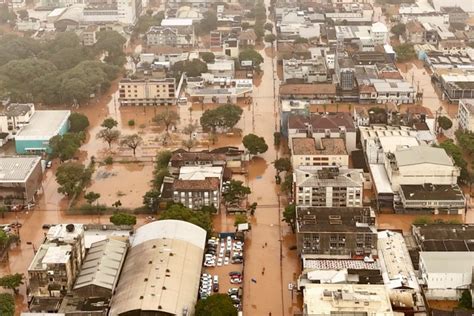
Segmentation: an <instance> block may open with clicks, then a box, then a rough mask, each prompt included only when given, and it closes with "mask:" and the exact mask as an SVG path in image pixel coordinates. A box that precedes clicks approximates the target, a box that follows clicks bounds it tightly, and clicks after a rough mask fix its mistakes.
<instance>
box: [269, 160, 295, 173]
mask: <svg viewBox="0 0 474 316" xmlns="http://www.w3.org/2000/svg"><path fill="white" fill-rule="evenodd" d="M273 164H274V166H275V169H276V170H277V172H278V173H280V172H282V171H290V170H291V160H290V159H289V158H279V159H277V160H275V162H274V163H273Z"/></svg>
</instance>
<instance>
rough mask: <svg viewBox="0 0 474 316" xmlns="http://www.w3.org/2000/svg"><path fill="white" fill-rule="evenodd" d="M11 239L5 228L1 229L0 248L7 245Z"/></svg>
mask: <svg viewBox="0 0 474 316" xmlns="http://www.w3.org/2000/svg"><path fill="white" fill-rule="evenodd" d="M9 240H10V236H8V235H7V233H5V232H4V231H3V229H2V230H0V249H2V248H3V247H5V246H7V245H8V241H9Z"/></svg>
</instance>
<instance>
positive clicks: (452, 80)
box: [440, 73, 474, 102]
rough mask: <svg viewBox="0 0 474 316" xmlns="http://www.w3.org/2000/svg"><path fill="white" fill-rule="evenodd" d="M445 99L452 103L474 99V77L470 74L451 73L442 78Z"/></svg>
mask: <svg viewBox="0 0 474 316" xmlns="http://www.w3.org/2000/svg"><path fill="white" fill-rule="evenodd" d="M440 83H441V87H442V89H443V98H446V99H447V100H449V101H451V102H458V101H459V100H460V99H474V75H471V74H469V73H462V74H459V73H450V74H443V75H441V77H440Z"/></svg>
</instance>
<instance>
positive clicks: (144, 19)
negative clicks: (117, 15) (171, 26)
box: [133, 11, 165, 35]
mask: <svg viewBox="0 0 474 316" xmlns="http://www.w3.org/2000/svg"><path fill="white" fill-rule="evenodd" d="M164 18H165V13H164V12H163V11H160V12H158V13H157V14H155V15H152V14H145V15H142V16H140V17H139V18H138V21H137V24H135V27H134V28H133V32H134V33H135V34H136V35H137V34H145V33H146V32H148V30H149V29H150V27H151V26H155V25H161V21H162V20H163V19H164Z"/></svg>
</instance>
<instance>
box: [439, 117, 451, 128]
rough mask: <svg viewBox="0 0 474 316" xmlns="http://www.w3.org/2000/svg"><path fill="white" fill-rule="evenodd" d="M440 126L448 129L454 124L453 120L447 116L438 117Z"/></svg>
mask: <svg viewBox="0 0 474 316" xmlns="http://www.w3.org/2000/svg"><path fill="white" fill-rule="evenodd" d="M438 126H439V127H440V128H441V129H443V130H448V129H450V128H451V127H452V126H453V122H452V121H451V120H450V119H449V118H448V117H447V116H440V117H438Z"/></svg>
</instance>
